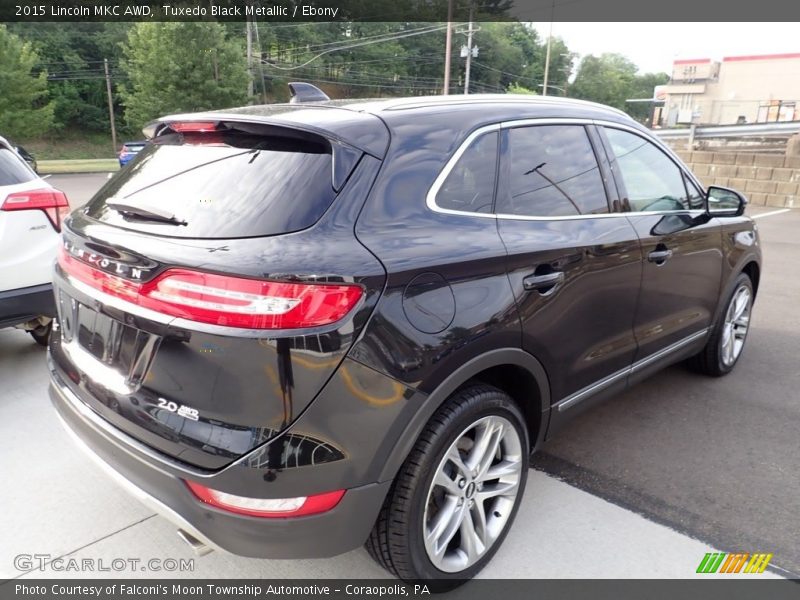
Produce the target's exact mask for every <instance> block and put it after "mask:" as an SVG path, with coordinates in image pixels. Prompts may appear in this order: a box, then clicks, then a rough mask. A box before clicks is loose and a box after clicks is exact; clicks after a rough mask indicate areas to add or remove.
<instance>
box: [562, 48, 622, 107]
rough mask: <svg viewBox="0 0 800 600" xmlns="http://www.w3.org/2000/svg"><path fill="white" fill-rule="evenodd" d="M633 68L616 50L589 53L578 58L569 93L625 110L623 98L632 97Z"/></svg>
mask: <svg viewBox="0 0 800 600" xmlns="http://www.w3.org/2000/svg"><path fill="white" fill-rule="evenodd" d="M636 71H637V69H636V65H635V64H633V63H632V62H631V61H630V60H628V59H627V58H625V57H624V56H622V55H620V54H601V55H600V56H593V55H591V54H590V55H588V56H586V57H584V58H583V60H582V61H581V63H580V66H579V67H578V73H577V75H576V76H575V82H574V83H573V84H572V85H571V86H570V88H569V95H570V96H572V97H575V98H581V99H584V100H592V101H594V102H600V103H601V104H607V105H609V106H613V107H615V108H619V109H621V110H625V109H626V108H627V105H626V103H625V100H627V99H628V98H632V97H633V96H631V94H632V93H633V89H634V81H635V79H636Z"/></svg>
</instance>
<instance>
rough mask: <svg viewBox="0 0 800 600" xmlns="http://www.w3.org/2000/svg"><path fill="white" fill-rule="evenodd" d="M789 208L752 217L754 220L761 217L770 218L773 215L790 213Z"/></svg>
mask: <svg viewBox="0 0 800 600" xmlns="http://www.w3.org/2000/svg"><path fill="white" fill-rule="evenodd" d="M791 210H792V209H791V208H781V209H780V210H771V211H770V212H765V213H761V214H760V215H753V218H754V219H761V218H763V217H772V216H774V215H782V214H783V213H787V212H790V211H791Z"/></svg>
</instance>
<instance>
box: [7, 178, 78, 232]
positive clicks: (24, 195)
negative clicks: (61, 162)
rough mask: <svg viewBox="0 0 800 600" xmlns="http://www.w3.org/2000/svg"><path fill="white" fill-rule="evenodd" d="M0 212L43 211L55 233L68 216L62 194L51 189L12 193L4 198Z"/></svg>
mask: <svg viewBox="0 0 800 600" xmlns="http://www.w3.org/2000/svg"><path fill="white" fill-rule="evenodd" d="M0 210H5V211H13V210H43V211H44V212H45V214H46V215H47V218H48V219H50V222H51V223H52V224H53V228H54V229H55V230H56V231H61V223H62V221H63V220H64V218H66V216H67V215H68V214H69V202H67V196H66V195H65V194H64V192H61V191H59V190H55V189H52V188H42V189H39V190H28V191H25V192H13V193H11V194H9V195H8V196H6V200H5V202H3V206H0Z"/></svg>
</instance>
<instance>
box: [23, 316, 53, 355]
mask: <svg viewBox="0 0 800 600" xmlns="http://www.w3.org/2000/svg"><path fill="white" fill-rule="evenodd" d="M52 330H53V321H52V320H51V321H50V322H49V323H48V324H47V325H42V326H41V327H37V328H36V329H31V330H30V331H29V332H28V333H30V334H31V337H32V338H33V339H34V340H35V341H36V343H37V344H39V345H40V346H44V347H45V348H46V347H47V344H48V343H49V342H50V332H51V331H52Z"/></svg>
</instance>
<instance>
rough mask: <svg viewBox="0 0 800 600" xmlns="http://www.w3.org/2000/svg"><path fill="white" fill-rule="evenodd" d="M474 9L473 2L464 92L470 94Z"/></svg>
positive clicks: (470, 11) (470, 10)
mask: <svg viewBox="0 0 800 600" xmlns="http://www.w3.org/2000/svg"><path fill="white" fill-rule="evenodd" d="M472 11H473V4H472V3H470V5H469V29H468V30H467V66H466V68H465V69H464V94H465V95H466V94H469V71H470V67H471V66H472V34H473V32H474V30H473V29H472Z"/></svg>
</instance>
